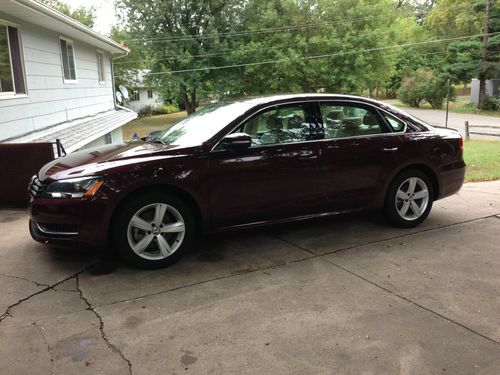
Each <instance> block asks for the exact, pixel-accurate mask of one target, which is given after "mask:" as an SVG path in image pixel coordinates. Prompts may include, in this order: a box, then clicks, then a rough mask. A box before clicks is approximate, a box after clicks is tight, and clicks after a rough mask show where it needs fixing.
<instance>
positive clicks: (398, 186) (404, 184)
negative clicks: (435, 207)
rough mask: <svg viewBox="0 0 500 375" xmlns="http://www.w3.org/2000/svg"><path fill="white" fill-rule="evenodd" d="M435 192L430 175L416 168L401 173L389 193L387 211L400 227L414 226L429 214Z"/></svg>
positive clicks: (391, 220) (386, 204) (389, 217)
mask: <svg viewBox="0 0 500 375" xmlns="http://www.w3.org/2000/svg"><path fill="white" fill-rule="evenodd" d="M433 197H434V192H433V189H432V183H431V181H430V179H429V177H428V176H427V175H426V174H425V173H423V172H421V171H419V170H416V169H411V170H408V171H404V172H402V173H400V174H399V175H398V176H397V177H396V178H395V179H394V181H393V182H392V184H391V186H390V187H389V191H388V193H387V197H386V202H385V211H386V214H387V217H388V219H389V221H390V222H391V223H392V224H394V225H395V226H397V227H400V228H413V227H416V226H417V225H419V224H420V223H421V222H423V221H424V220H425V218H426V217H427V216H428V215H429V212H430V211H431V208H432V202H433Z"/></svg>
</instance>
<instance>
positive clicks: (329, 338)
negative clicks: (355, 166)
mask: <svg viewBox="0 0 500 375" xmlns="http://www.w3.org/2000/svg"><path fill="white" fill-rule="evenodd" d="M499 214H500V181H497V182H490V183H474V184H466V185H465V186H464V188H463V190H462V191H461V193H460V194H459V195H456V196H454V197H450V198H447V199H445V200H442V201H438V202H436V204H435V207H434V209H433V212H432V213H431V216H430V217H429V218H428V220H427V221H426V222H425V223H424V224H423V225H422V226H420V227H419V228H417V229H413V230H400V229H394V228H390V227H387V226H386V225H384V224H381V223H380V220H379V219H378V216H376V215H372V214H370V215H362V216H342V217H336V218H329V219H323V220H318V221H313V222H308V223H296V224H291V225H286V226H280V227H275V228H267V229H261V230H254V231H250V232H239V233H232V234H225V235H219V236H213V237H209V238H205V239H204V240H203V241H200V243H199V244H198V246H197V247H196V249H195V250H193V251H192V252H191V253H189V254H188V255H187V256H186V257H185V258H184V259H183V260H181V261H180V262H179V263H177V264H176V265H175V266H173V267H171V268H169V269H165V270H157V271H149V272H146V271H140V270H135V269H130V268H128V267H125V266H122V265H120V264H114V263H109V262H108V263H106V262H100V261H98V260H97V256H96V254H92V253H87V252H82V251H78V250H76V249H62V250H48V249H46V248H45V247H43V246H42V245H40V244H37V243H35V242H33V241H31V240H30V239H29V238H28V234H27V231H26V226H27V217H26V215H25V214H24V213H23V212H20V211H8V210H3V211H0V238H2V245H1V247H0V255H1V259H2V261H1V262H0V282H1V287H2V293H1V294H0V314H2V313H4V312H5V313H4V315H2V317H1V318H0V320H1V321H0V373H1V374H120V375H121V374H129V373H134V374H181V373H185V374H188V373H191V374H241V373H254V374H445V373H446V374H454V375H460V374H498V373H499V369H500V251H499V250H500V247H499V244H498V240H499V238H498V233H500V216H495V215H499Z"/></svg>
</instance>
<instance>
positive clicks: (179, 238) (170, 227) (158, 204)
mask: <svg viewBox="0 0 500 375" xmlns="http://www.w3.org/2000/svg"><path fill="white" fill-rule="evenodd" d="M112 225H113V228H112V240H113V244H114V246H115V247H116V249H117V251H118V253H119V254H120V256H121V257H122V258H123V259H124V260H125V261H126V262H128V263H130V264H132V265H134V266H137V267H141V268H150V269H152V268H162V267H166V266H168V265H170V264H172V263H174V262H175V261H176V260H178V259H179V258H180V257H181V255H182V253H183V252H184V251H185V250H186V249H187V248H188V247H189V246H190V245H191V243H192V241H193V238H194V234H195V228H194V225H195V223H194V219H193V215H192V213H191V210H190V209H189V207H188V206H187V205H186V204H185V203H184V202H183V201H182V200H180V199H179V198H177V197H176V196H173V195H170V194H164V193H159V192H153V193H151V192H148V193H145V194H144V195H138V196H135V197H133V198H132V199H130V200H129V201H127V202H126V203H125V205H124V206H123V207H122V208H121V209H120V211H119V212H118V213H117V215H115V220H114V223H113V224H112Z"/></svg>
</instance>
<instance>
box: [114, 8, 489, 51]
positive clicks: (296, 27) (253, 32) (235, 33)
mask: <svg viewBox="0 0 500 375" xmlns="http://www.w3.org/2000/svg"><path fill="white" fill-rule="evenodd" d="M494 17H499V16H498V15H494V16H491V17H490V18H494ZM386 18H387V16H372V17H356V18H345V19H342V21H325V22H318V23H308V24H302V25H289V26H282V27H272V28H264V29H255V30H241V31H232V32H226V33H210V34H204V35H181V36H168V37H159V38H147V39H144V38H136V39H125V40H123V42H130V43H132V44H141V43H149V42H153V43H154V42H162V41H172V42H175V41H178V40H191V39H210V38H217V37H220V36H227V37H230V36H245V35H258V34H265V33H272V32H276V31H287V32H288V31H293V30H300V29H304V28H317V27H322V26H328V25H337V24H341V23H346V22H351V23H358V22H364V21H366V20H375V19H386Z"/></svg>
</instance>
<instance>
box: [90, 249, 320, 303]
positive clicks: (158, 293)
mask: <svg viewBox="0 0 500 375" xmlns="http://www.w3.org/2000/svg"><path fill="white" fill-rule="evenodd" d="M316 257H317V256H309V257H305V258H300V259H295V260H291V261H289V262H283V263H277V264H271V265H268V266H264V267H259V268H254V269H250V270H244V271H241V272H238V273H232V274H229V275H223V276H218V277H213V278H211V279H208V280H202V281H198V282H195V283H191V284H186V285H179V286H177V287H174V288H170V289H165V290H159V291H157V292H153V293H148V294H143V295H142V296H137V297H133V298H126V299H122V300H118V301H114V302H111V303H106V304H102V305H97V306H96V307H105V306H112V305H116V304H120V303H125V302H131V301H137V300H140V299H143V298H148V297H153V296H157V295H160V294H165V293H170V292H173V291H176V290H180V289H186V288H190V287H193V286H197V285H202V284H207V283H211V282H213V281H219V280H225V279H230V278H232V277H236V276H241V275H246V274H249V273H254V272H259V271H265V270H270V269H274V268H279V267H282V266H287V265H289V264H294V263H299V262H303V261H305V260H308V259H313V258H316Z"/></svg>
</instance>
